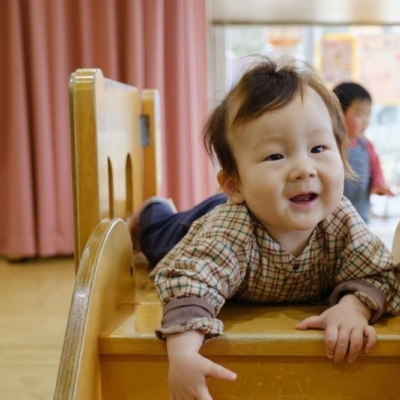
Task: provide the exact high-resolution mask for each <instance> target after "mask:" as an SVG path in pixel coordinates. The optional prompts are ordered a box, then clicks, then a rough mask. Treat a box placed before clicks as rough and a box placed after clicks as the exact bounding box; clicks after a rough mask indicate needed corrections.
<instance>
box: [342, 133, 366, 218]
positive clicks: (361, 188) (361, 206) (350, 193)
mask: <svg viewBox="0 0 400 400" xmlns="http://www.w3.org/2000/svg"><path fill="white" fill-rule="evenodd" d="M347 159H348V161H349V163H350V165H351V167H352V168H353V170H354V172H355V173H356V174H357V175H358V177H357V180H355V181H349V180H348V179H346V180H345V183H344V195H345V196H346V197H347V198H348V199H349V200H350V201H351V203H352V204H353V206H354V207H355V209H356V210H357V211H358V213H359V214H360V215H361V217H362V219H363V220H364V221H365V222H366V223H368V221H369V209H370V188H371V163H370V159H369V153H368V148H367V140H366V139H365V138H361V139H360V140H359V141H358V143H357V145H356V146H355V147H349V148H348V149H347Z"/></svg>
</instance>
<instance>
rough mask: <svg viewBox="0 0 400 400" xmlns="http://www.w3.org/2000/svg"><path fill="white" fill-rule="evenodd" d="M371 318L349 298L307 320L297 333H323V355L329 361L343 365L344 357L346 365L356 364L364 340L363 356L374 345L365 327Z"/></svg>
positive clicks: (372, 335) (372, 332) (374, 339)
mask: <svg viewBox="0 0 400 400" xmlns="http://www.w3.org/2000/svg"><path fill="white" fill-rule="evenodd" d="M370 316H371V311H370V309H369V308H368V307H367V306H366V305H364V304H363V303H362V302H361V301H360V300H359V299H358V298H357V297H356V296H354V295H353V294H348V295H346V296H344V297H342V299H341V300H340V302H339V303H338V304H336V305H335V306H333V307H330V308H328V309H327V310H326V311H324V312H323V313H322V314H321V315H319V316H312V317H309V318H306V319H305V320H303V321H302V322H300V323H299V324H297V326H296V328H297V329H309V328H316V329H324V330H325V351H326V355H327V356H328V358H332V359H333V361H335V362H340V361H342V360H343V359H344V358H345V357H346V355H347V361H348V362H349V363H352V362H354V361H355V360H356V358H357V356H358V355H359V353H360V351H361V350H362V347H363V342H364V337H365V338H366V344H365V352H366V353H368V351H369V350H370V349H371V348H372V347H373V346H374V345H375V344H376V342H377V335H376V331H375V329H374V328H373V327H372V326H370V325H368V320H369V318H370Z"/></svg>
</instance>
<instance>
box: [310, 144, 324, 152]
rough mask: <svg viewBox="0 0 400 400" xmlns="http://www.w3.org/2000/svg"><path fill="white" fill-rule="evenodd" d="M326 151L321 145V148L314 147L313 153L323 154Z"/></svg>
mask: <svg viewBox="0 0 400 400" xmlns="http://www.w3.org/2000/svg"><path fill="white" fill-rule="evenodd" d="M325 149H326V147H325V146H322V145H319V146H314V147H313V148H312V149H311V153H322V152H323V151H324V150H325Z"/></svg>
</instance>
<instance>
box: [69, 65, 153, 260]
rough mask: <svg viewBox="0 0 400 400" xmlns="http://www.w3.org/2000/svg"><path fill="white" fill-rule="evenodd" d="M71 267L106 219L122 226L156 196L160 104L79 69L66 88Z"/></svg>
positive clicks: (97, 73) (149, 93)
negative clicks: (72, 243) (70, 174)
mask: <svg viewBox="0 0 400 400" xmlns="http://www.w3.org/2000/svg"><path fill="white" fill-rule="evenodd" d="M69 102H70V120H71V141H72V143H71V144H72V168H73V192H74V222H75V261H76V267H78V265H79V261H80V259H81V256H82V252H83V250H84V248H85V245H86V243H87V241H88V239H89V236H90V234H91V233H92V231H93V230H94V228H95V227H96V226H97V224H98V223H99V222H100V221H102V220H103V219H105V218H122V219H124V220H127V219H128V218H129V216H130V215H132V213H133V212H135V211H136V210H137V209H138V207H140V205H141V204H142V203H143V201H144V200H145V199H146V198H148V197H150V196H154V195H157V194H159V191H160V185H161V182H160V178H159V177H160V158H159V153H158V149H159V145H157V141H159V135H160V104H159V102H160V100H159V94H158V92H157V91H156V90H143V91H142V92H141V94H140V93H139V90H138V89H137V88H135V87H133V86H129V85H126V84H123V83H120V82H116V81H113V80H110V79H107V78H104V77H103V74H102V71H101V70H100V69H78V70H76V72H74V73H73V74H72V75H71V78H70V82H69Z"/></svg>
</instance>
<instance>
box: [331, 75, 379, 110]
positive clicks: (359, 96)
mask: <svg viewBox="0 0 400 400" xmlns="http://www.w3.org/2000/svg"><path fill="white" fill-rule="evenodd" d="M333 93H335V94H336V96H337V98H338V99H339V102H340V105H341V107H342V110H343V112H344V113H345V112H346V111H347V109H348V108H349V107H350V105H351V103H353V101H354V100H363V101H369V102H370V103H372V97H371V95H370V94H369V92H368V90H367V89H365V88H364V87H363V86H361V85H360V84H358V83H355V82H343V83H341V84H339V85H337V86H336V87H334V89H333Z"/></svg>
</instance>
